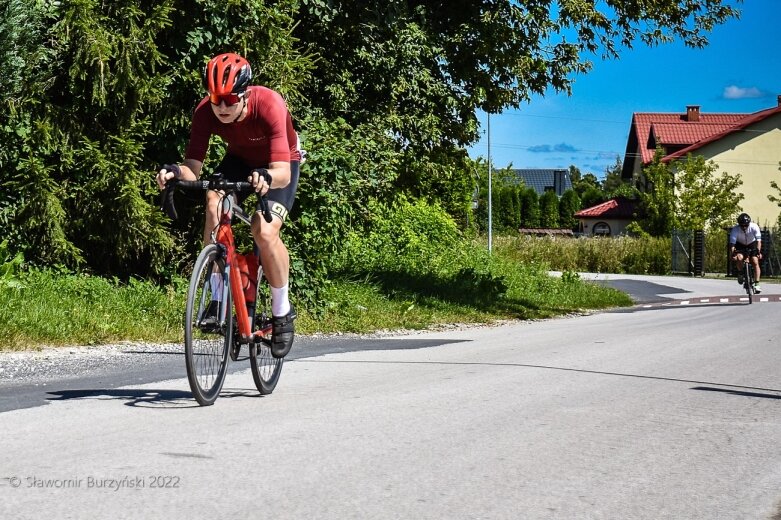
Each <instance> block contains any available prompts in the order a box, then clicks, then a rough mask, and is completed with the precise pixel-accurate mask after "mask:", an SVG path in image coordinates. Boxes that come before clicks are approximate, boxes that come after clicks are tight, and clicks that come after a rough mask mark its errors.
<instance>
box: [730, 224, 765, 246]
mask: <svg viewBox="0 0 781 520" xmlns="http://www.w3.org/2000/svg"><path fill="white" fill-rule="evenodd" d="M757 240H762V230H760V229H759V226H757V225H756V224H755V223H754V222H749V224H748V227H747V228H746V230H745V231H743V230H742V229H741V228H740V226H735V227H733V228H732V230H731V231H730V232H729V244H730V245H731V246H732V245H735V244H743V245H744V246H747V245H749V244H753V243H754V242H756V241H757Z"/></svg>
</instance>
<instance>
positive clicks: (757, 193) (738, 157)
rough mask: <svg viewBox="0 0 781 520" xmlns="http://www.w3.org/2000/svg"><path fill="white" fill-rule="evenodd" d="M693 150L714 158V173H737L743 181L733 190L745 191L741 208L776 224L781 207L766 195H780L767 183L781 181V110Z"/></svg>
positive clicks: (761, 220) (761, 222) (763, 222)
mask: <svg viewBox="0 0 781 520" xmlns="http://www.w3.org/2000/svg"><path fill="white" fill-rule="evenodd" d="M695 153H696V154H697V155H702V156H703V157H705V158H706V159H707V160H712V161H713V162H715V163H716V164H717V165H718V166H719V169H718V170H717V171H716V174H717V175H718V174H721V173H724V172H727V173H729V174H730V175H735V174H739V175H740V178H741V180H742V181H743V185H741V186H740V187H739V188H738V189H737V190H736V191H738V192H739V193H743V195H745V198H744V199H743V201H741V208H740V209H741V210H742V211H745V212H746V213H748V214H749V215H751V219H752V220H753V221H754V222H756V223H758V224H759V225H760V226H762V227H764V226H765V225H768V226H773V225H774V224H775V222H776V219H777V218H778V215H779V212H781V208H779V207H778V205H777V204H776V203H774V202H770V201H769V200H768V199H767V196H768V195H769V194H773V195H776V196H778V195H779V194H778V192H777V191H776V190H774V189H773V188H771V187H770V181H772V180H774V181H776V182H777V183H778V184H780V185H781V171H779V169H778V168H779V161H781V114H775V115H773V116H770V117H768V118H766V119H764V120H762V121H760V122H758V123H756V124H754V125H751V126H749V127H747V128H745V129H744V130H743V131H739V132H734V133H732V134H730V135H728V136H726V137H724V138H723V139H720V140H718V141H716V142H713V143H709V144H706V145H704V146H702V147H701V148H699V149H698V150H696V151H695Z"/></svg>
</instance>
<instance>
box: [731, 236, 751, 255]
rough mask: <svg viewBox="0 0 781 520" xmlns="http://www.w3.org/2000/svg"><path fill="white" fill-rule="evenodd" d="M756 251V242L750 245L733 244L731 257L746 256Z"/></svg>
mask: <svg viewBox="0 0 781 520" xmlns="http://www.w3.org/2000/svg"><path fill="white" fill-rule="evenodd" d="M756 250H757V242H756V240H755V241H754V242H751V243H750V244H739V243H736V244H735V253H733V256H734V255H736V254H738V253H741V254H742V255H744V256H745V255H746V254H748V253H755V252H756Z"/></svg>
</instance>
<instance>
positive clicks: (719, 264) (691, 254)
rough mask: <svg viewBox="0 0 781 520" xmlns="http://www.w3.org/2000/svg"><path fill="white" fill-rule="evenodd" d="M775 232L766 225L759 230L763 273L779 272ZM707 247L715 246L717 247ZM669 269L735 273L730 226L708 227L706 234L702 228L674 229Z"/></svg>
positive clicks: (695, 273)
mask: <svg viewBox="0 0 781 520" xmlns="http://www.w3.org/2000/svg"><path fill="white" fill-rule="evenodd" d="M711 234H715V235H716V236H710V235H711ZM778 235H779V233H778V232H774V231H772V230H770V229H768V228H765V229H763V230H762V262H761V264H760V267H761V269H762V276H779V275H781V242H780V241H779V240H777V236H778ZM708 248H713V249H716V248H718V249H719V250H720V251H715V250H708ZM714 259H716V260H715V261H714ZM671 271H672V272H673V273H674V274H688V275H692V276H703V275H704V274H705V273H706V272H724V273H725V274H726V275H727V276H736V275H737V273H736V272H735V266H734V264H733V262H732V261H731V259H730V257H729V230H728V229H727V230H716V231H710V232H708V234H706V233H704V232H703V231H702V230H680V229H677V230H674V231H673V235H672V266H671Z"/></svg>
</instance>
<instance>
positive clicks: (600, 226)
mask: <svg viewBox="0 0 781 520" xmlns="http://www.w3.org/2000/svg"><path fill="white" fill-rule="evenodd" d="M591 232H592V233H593V234H594V235H599V236H603V237H609V236H610V226H609V225H608V224H607V222H597V223H596V224H594V227H593V228H592V231H591Z"/></svg>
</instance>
